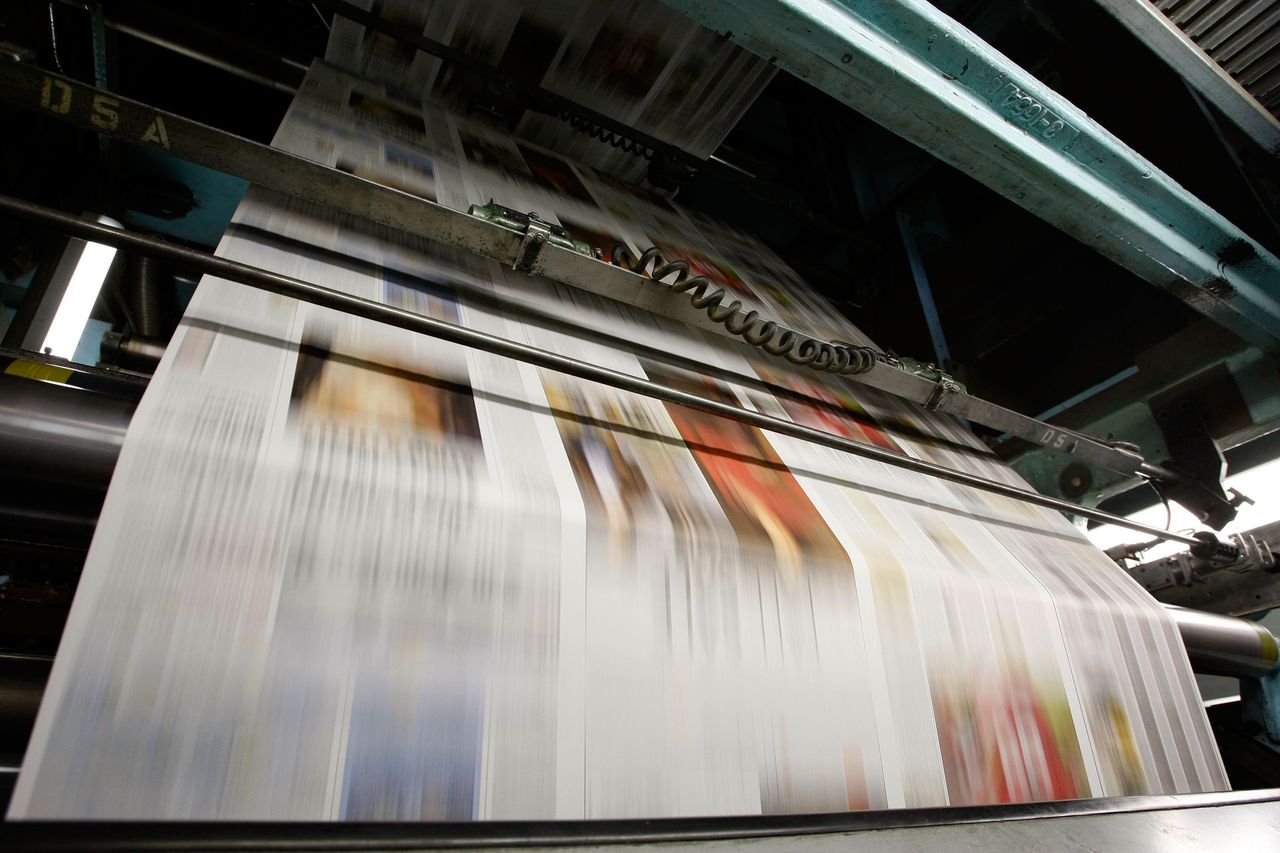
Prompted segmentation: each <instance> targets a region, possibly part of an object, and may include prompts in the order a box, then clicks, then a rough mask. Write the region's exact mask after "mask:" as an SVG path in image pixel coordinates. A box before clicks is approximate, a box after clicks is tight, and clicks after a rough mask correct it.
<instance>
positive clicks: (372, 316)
mask: <svg viewBox="0 0 1280 853" xmlns="http://www.w3.org/2000/svg"><path fill="white" fill-rule="evenodd" d="M0 213H8V214H11V215H13V216H17V217H19V218H21V219H25V220H28V221H32V222H39V223H42V224H45V225H48V226H50V227H52V228H54V229H56V230H58V231H62V232H63V233H66V234H70V235H73V236H76V237H80V238H81V239H85V240H92V241H95V242H99V243H106V244H108V245H112V246H115V247H117V248H119V249H125V250H127V251H131V252H136V253H138V254H140V255H147V256H150V257H156V258H161V259H164V260H167V261H170V262H172V263H174V264H176V265H179V266H183V267H186V268H189V269H193V270H198V271H200V272H203V273H206V274H208V275H213V276H217V277H219V278H224V279H227V280H229V281H235V282H239V283H241V284H246V285H249V286H250V287H256V288H258V289H260V290H265V291H268V292H270V293H275V294H278V295H281V296H288V297H291V298H293V299H298V300H301V301H303V302H308V303H311V304H313V305H319V306H321V307H324V308H331V309H333V310H335V311H340V312H343V313H346V314H351V315H353V316H356V317H363V318H365V319H368V320H374V321H376V322H379V323H385V324H387V325H389V326H395V327H397V328H401V329H407V330H409V331H413V332H419V333H421V334H426V335H431V336H432V337H436V338H440V339H441V340H446V341H450V342H452V343H456V344H461V345H462V346H467V347H472V348H474V349H479V350H483V351H485V352H489V353H493V354H495V355H499V356H504V357H506V358H511V359H515V360H518V361H524V362H527V363H529V364H533V365H536V366H538V367H544V368H547V369H549V370H555V371H557V372H560V373H565V374H568V375H570V376H576V377H578V378H580V379H587V380H590V381H593V382H599V383H601V384H604V385H609V386H611V387H613V388H619V389H621V390H624V391H631V392H633V393H636V394H641V395H643V396H646V397H652V398H653V399H656V400H662V401H664V402H668V403H675V404H676V405H680V406H687V407H689V408H692V409H698V410H700V411H705V412H709V413H711V414H714V415H719V416H722V417H727V418H732V419H734V420H737V421H741V422H743V423H747V424H751V425H752V426H755V427H759V428H760V429H765V430H769V431H771V432H775V433H778V434H780V435H786V436H790V437H792V438H798V439H801V440H804V441H810V442H813V443H815V444H820V445H823V446H825V447H831V448H834V449H836V450H843V451H845V452H847V453H852V454H853V455H855V456H861V457H863V458H866V459H872V460H875V461H877V462H883V463H885V464H887V465H892V466H894V467H896V468H903V469H906V470H908V471H914V472H916V473H919V474H925V475H928V476H932V477H937V478H938V479H941V480H946V481H948V482H951V483H957V484H959V485H962V486H969V487H971V488H975V489H979V490H981V491H985V492H991V493H993V494H997V495H1003V496H1004V497H1007V498H1012V499H1014V500H1020V501H1024V502H1026V503H1030V504H1035V505H1037V506H1042V507H1047V508H1049V509H1054V510H1058V511H1059V512H1064V513H1069V514H1072V515H1077V516H1080V517H1083V518H1088V519H1091V520H1093V521H1100V522H1103V523H1105V524H1115V525H1117V526H1120V527H1124V528H1127V529H1129V530H1135V531H1138V532H1139V533H1144V534H1146V535H1148V536H1153V537H1157V538H1159V539H1165V540H1168V541H1171V542H1181V543H1183V544H1185V545H1195V544H1198V543H1199V540H1198V539H1196V538H1195V537H1193V536H1187V535H1185V534H1181V533H1173V532H1171V531H1168V530H1162V529H1160V528H1158V527H1152V526H1150V525H1146V524H1141V523H1139V522H1136V521H1132V520H1130V519H1127V518H1122V517H1120V516H1116V515H1112V514H1110V513H1106V512H1101V511H1100V510H1096V509H1090V508H1088V507H1082V506H1077V505H1076V504H1073V503H1071V502H1069V501H1064V500H1059V499H1058V498H1052V497H1048V496H1046V495H1042V494H1039V493H1038V492H1033V491H1029V490H1027V489H1020V488H1018V487H1016V486H1010V485H1008V484H1006V483H1000V482H996V481H994V480H988V479H985V478H983V477H978V476H975V475H973V474H967V473H964V472H962V471H956V470H954V469H951V468H946V467H944V466H942V465H935V464H933V463H931V462H925V461H923V460H920V459H912V458H909V457H905V456H899V455H897V454H896V453H892V452H890V451H887V450H882V449H880V448H878V447H873V446H870V445H865V444H859V443H858V442H856V441H851V440H849V439H846V438H842V437H840V436H836V435H833V434H831V433H828V432H824V431H822V430H819V429H813V428H811V427H806V426H802V425H800V424H796V423H792V422H791V421H786V420H782V419H781V418H776V417H772V416H770V415H765V414H761V413H759V412H753V411H749V410H747V409H742V408H739V407H737V406H732V405H729V404H727V403H721V402H718V401H715V400H708V399H706V398H705V397H700V396H698V395H696V394H690V393H688V392H685V391H680V390H677V389H674V388H669V387H667V386H665V385H662V384H659V383H656V382H652V381H650V380H648V379H641V378H639V377H636V376H632V375H631V374H628V373H622V372H620V371H617V370H610V369H608V368H604V367H599V366H597V365H594V364H589V363H587V362H584V361H579V360H577V359H573V358H569V357H567V356H563V355H559V354H557V353H553V352H548V351H546V350H542V349H538V348H537V347H532V346H528V345H526V344H522V343H518V342H516V341H511V340H507V339H505V338H500V337H497V336H494V335H490V334H487V333H485V332H481V331H477V330H475V329H468V328H465V327H462V326H457V325H454V324H452V323H446V322H444V321H442V320H436V319H434V318H431V317H426V316H423V315H421V314H415V313H413V312H411V311H403V310H401V309H399V308H393V307H391V306H388V305H383V304H381V303H378V302H373V301H371V300H368V299H362V298H360V297H358V296H352V295H351V294H348V293H343V292H341V291H337V290H332V289H330V288H327V287H322V286H320V285H317V284H312V283H310V282H306V281H301V280H299V279H296V278H290V277H289V276H285V275H280V274H278V273H273V272H270V271H269V270H264V269H260V268H257V267H253V266H249V265H247V264H242V263H239V262H237V261H232V260H228V259H226V258H220V257H217V256H216V255H210V254H208V253H206V252H198V251H195V250H194V249H188V248H185V247H182V246H176V245H173V244H171V243H167V242H165V241H164V240H158V239H156V238H154V237H145V236H142V235H140V234H132V233H129V232H126V231H122V230H119V229H116V228H109V227H107V226H105V225H100V224H98V223H96V222H93V221H90V220H87V219H82V218H80V217H78V216H72V215H70V214H67V213H63V212H61V211H58V210H54V209H52V208H48V207H44V206H43V205H38V204H32V203H30V202H26V201H22V200H20V199H15V198H11V197H8V196H0Z"/></svg>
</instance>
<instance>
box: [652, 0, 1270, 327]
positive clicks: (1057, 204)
mask: <svg viewBox="0 0 1280 853" xmlns="http://www.w3.org/2000/svg"><path fill="white" fill-rule="evenodd" d="M664 2H665V3H666V4H667V5H669V6H671V7H673V8H675V9H677V10H679V11H681V12H684V13H685V14H687V15H689V16H690V17H692V18H693V19H694V20H696V21H698V22H699V23H702V24H705V25H707V26H709V27H712V28H714V29H716V30H717V31H719V32H722V33H725V34H726V36H727V37H729V38H732V39H733V40H734V41H735V42H737V43H739V44H741V45H742V46H743V47H746V48H747V49H749V50H751V51H753V52H754V53H757V54H759V55H761V56H764V57H766V58H768V59H769V60H770V61H772V62H776V63H777V64H778V66H779V67H781V68H784V69H786V70H788V71H790V72H791V73H793V74H795V75H796V76H798V77H800V78H801V79H804V80H807V81H809V82H810V83H812V84H813V85H814V86H816V87H818V88H819V89H822V90H823V91H825V92H827V93H828V94H830V95H832V96H834V97H835V98H837V99H838V100H840V101H842V102H843V103H846V104H848V105H849V106H851V107H853V108H854V109H856V110H858V111H859V112H861V113H863V114H864V115H866V116H867V117H868V118H871V119H872V120H874V121H876V122H878V123H880V124H882V125H884V126H885V127H886V128H888V129H889V130H891V131H893V132H895V133H897V134H898V135H900V136H902V137H904V138H906V139H907V140H909V141H911V142H913V143H915V144H917V145H919V146H921V147H922V148H924V149H926V150H927V151H930V152H931V153H933V154H934V155H935V156H937V157H938V158H940V159H941V160H943V161H945V162H947V163H950V164H951V165H952V166H955V167H956V168H957V169H960V170H961V171H962V172H965V173H966V174H968V175H970V176H972V177H974V178H975V179H977V180H979V181H981V182H983V183H985V184H986V185H987V186H989V187H990V188H991V189H993V190H995V191H996V192H998V193H1000V194H1002V195H1004V196H1005V197H1006V198H1008V199H1010V200H1011V201H1013V202H1014V203H1015V204H1018V205H1020V206H1022V207H1023V208H1025V209H1027V210H1028V211H1030V212H1032V213H1034V214H1036V215H1037V216H1040V217H1041V218H1043V219H1044V220H1046V221H1047V222H1049V223H1051V224H1052V225H1054V226H1056V227H1058V228H1060V229H1062V230H1063V231H1065V232H1066V233H1068V234H1070V235H1072V236H1073V237H1075V238H1076V239H1078V240H1080V241H1082V242H1083V243H1085V244H1087V245H1089V246H1092V247H1093V248H1095V249H1097V250H1098V251H1099V252H1101V253H1102V254H1103V255H1105V256H1106V257H1108V258H1110V259H1111V260H1113V261H1115V262H1116V263H1118V264H1120V265H1121V266H1123V267H1125V268H1127V269H1128V270H1130V271H1131V272H1133V273H1134V274H1136V275H1137V276H1139V277H1140V278H1143V279H1145V280H1146V281H1148V282H1150V283H1152V284H1154V285H1156V286H1157V287H1160V288H1161V289H1163V290H1165V291H1166V292H1168V293H1170V294H1172V295H1173V296H1176V297H1177V298H1179V299H1181V300H1183V301H1184V302H1186V303H1187V304H1188V305H1189V306H1190V307H1192V308H1194V309H1195V310H1197V311H1199V312H1201V313H1203V314H1205V315H1206V316H1208V317H1210V318H1212V319H1214V320H1215V321H1217V322H1219V323H1221V324H1222V325H1224V326H1226V327H1228V328H1230V329H1231V330H1232V331H1234V332H1235V333H1236V334H1238V335H1240V336H1241V337H1243V338H1245V339H1246V340H1248V341H1250V342H1252V343H1255V344H1257V345H1258V346H1261V347H1263V348H1264V349H1267V350H1269V351H1276V350H1277V349H1280V259H1277V258H1276V257H1275V256H1274V255H1273V254H1271V253H1270V252H1268V251H1267V250H1266V249H1264V248H1263V247H1262V246H1260V245H1258V243H1256V242H1255V241H1254V240H1252V239H1250V238H1249V237H1248V236H1247V235H1245V234H1244V233H1243V232H1242V231H1241V230H1240V229H1239V228H1237V227H1235V226H1234V225H1232V224H1231V223H1230V222H1228V221H1227V220H1226V219H1224V218H1223V217H1222V216H1221V215H1219V214H1218V213H1216V212H1215V211H1213V210H1212V209H1210V208H1209V207H1208V206H1207V205H1205V204H1204V203H1203V202H1202V201H1200V200H1199V199H1197V198H1196V197H1195V196H1193V195H1192V194H1191V193H1189V192H1187V191H1186V190H1185V189H1183V188H1182V187H1181V186H1179V185H1178V184H1177V183H1176V182H1175V181H1174V180H1173V179H1172V178H1170V177H1169V176H1168V175H1166V174H1164V173H1163V172H1161V171H1160V170H1159V169H1158V168H1157V167H1156V166H1155V165H1153V164H1152V163H1151V162H1149V161H1148V160H1146V159H1144V158H1143V157H1142V156H1141V155H1139V154H1138V153H1137V152H1135V151H1134V150H1133V149H1131V148H1129V147H1128V146H1126V145H1125V144H1124V143H1123V142H1121V141H1120V140H1119V139H1117V138H1116V137H1115V136H1113V135H1111V134H1110V133H1108V132H1107V131H1106V130H1105V129H1104V128H1103V127H1101V126H1100V125H1098V123H1097V122H1095V121H1094V120H1093V119H1091V118H1089V116H1087V115H1086V114H1085V113H1084V112H1083V111H1082V110H1080V109H1078V108H1077V107H1075V106H1074V105H1073V104H1071V103H1070V102H1069V101H1067V100H1066V99H1065V98H1063V97H1062V96H1061V95H1059V94H1058V93H1056V92H1054V91H1053V90H1052V89H1050V88H1049V87H1047V86H1045V85H1044V84H1043V83H1041V82H1040V81H1039V80H1037V79H1036V78H1035V77H1034V76H1033V75H1032V74H1030V73H1029V72H1027V71H1025V70H1024V69H1022V68H1020V67H1018V66H1017V65H1016V64H1014V63H1013V62H1011V61H1010V60H1009V59H1008V58H1006V57H1005V56H1003V55H1001V54H1000V53H999V52H997V51H996V50H995V49H994V48H992V47H991V46H990V45H988V44H986V43H985V42H983V41H982V40H981V39H979V38H978V37H977V36H975V35H974V34H973V33H971V32H969V31H968V30H966V29H965V28H964V27H963V26H961V25H960V24H958V23H956V22H955V21H954V20H952V19H951V18H949V17H947V16H946V15H945V14H943V13H942V12H940V11H939V10H938V9H937V8H935V7H934V6H933V5H932V4H930V3H928V2H927V0H882V2H878V3H859V4H852V3H848V2H838V0H664ZM1122 82H1123V81H1117V83H1118V84H1122ZM1141 94H1142V93H1140V92H1137V93H1130V92H1127V91H1126V90H1125V89H1124V88H1123V86H1122V85H1118V90H1117V96H1118V97H1119V96H1122V95H1123V96H1125V97H1131V98H1133V99H1134V100H1135V102H1138V103H1140V102H1141Z"/></svg>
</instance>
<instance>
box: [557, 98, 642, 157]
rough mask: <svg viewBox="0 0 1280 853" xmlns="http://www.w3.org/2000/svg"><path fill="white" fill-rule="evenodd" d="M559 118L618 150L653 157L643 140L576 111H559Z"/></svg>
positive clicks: (638, 155)
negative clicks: (598, 122) (611, 128)
mask: <svg viewBox="0 0 1280 853" xmlns="http://www.w3.org/2000/svg"><path fill="white" fill-rule="evenodd" d="M560 118H561V120H562V121H566V122H568V123H569V126H570V127H572V128H573V129H574V130H576V131H578V132H579V133H585V134H586V135H587V136H590V137H593V138H594V139H598V140H600V141H601V142H604V143H607V144H609V145H612V146H613V147H614V148H617V149H618V150H619V151H625V152H626V153H628V154H634V155H636V156H637V157H643V158H644V159H646V160H652V159H653V154H654V151H653V149H652V148H650V147H649V146H647V145H645V144H644V143H643V142H639V141H637V140H635V139H631V138H630V137H628V136H625V135H624V134H621V133H618V132H617V131H614V130H609V129H608V128H607V127H602V126H600V125H599V124H597V123H596V122H594V121H592V120H591V119H589V118H587V117H586V116H581V115H578V114H577V113H573V112H569V111H567V110H566V111H564V112H562V113H560Z"/></svg>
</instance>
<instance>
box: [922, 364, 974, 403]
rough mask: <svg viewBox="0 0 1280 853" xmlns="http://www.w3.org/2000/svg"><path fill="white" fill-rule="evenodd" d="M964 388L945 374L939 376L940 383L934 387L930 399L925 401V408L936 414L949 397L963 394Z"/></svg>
mask: <svg viewBox="0 0 1280 853" xmlns="http://www.w3.org/2000/svg"><path fill="white" fill-rule="evenodd" d="M963 393H965V391H964V386H962V385H961V384H960V383H959V382H957V381H955V380H954V379H952V378H951V377H950V376H948V375H947V374H945V373H939V374H938V381H937V383H936V384H935V385H934V386H933V392H932V393H930V394H929V399H927V400H925V401H924V407H925V409H926V410H928V411H930V412H936V411H937V410H938V408H939V407H940V406H942V404H943V403H944V402H945V401H946V399H947V398H948V397H950V396H951V395H953V394H963Z"/></svg>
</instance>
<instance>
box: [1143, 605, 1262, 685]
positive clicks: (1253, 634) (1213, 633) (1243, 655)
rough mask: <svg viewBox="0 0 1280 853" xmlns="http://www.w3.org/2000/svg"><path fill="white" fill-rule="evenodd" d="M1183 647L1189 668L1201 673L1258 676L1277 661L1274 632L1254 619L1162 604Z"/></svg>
mask: <svg viewBox="0 0 1280 853" xmlns="http://www.w3.org/2000/svg"><path fill="white" fill-rule="evenodd" d="M1164 607H1165V610H1167V611H1168V612H1169V615H1170V616H1172V617H1173V621H1174V622H1175V623H1176V624H1177V626H1178V633H1179V634H1181V635H1182V642H1183V645H1185V646H1186V647H1187V657H1189V658H1190V659H1191V668H1192V669H1193V670H1195V671H1196V672H1198V673H1201V674H1202V675H1230V676H1237V677H1240V678H1261V677H1262V676H1264V675H1267V674H1268V673H1271V672H1274V671H1275V670H1276V668H1277V664H1280V652H1278V651H1277V648H1278V647H1277V643H1276V638H1275V635H1274V634H1272V633H1271V632H1270V631H1268V630H1267V629H1266V628H1264V627H1262V626H1261V625H1259V624H1258V623H1257V622H1251V621H1249V620H1248V619H1241V618H1240V617H1238V616H1222V615H1220V614H1218V613H1206V612H1204V611H1203V610H1188V609H1186V608H1185V607H1178V606H1176V605H1173V604H1166V605H1165V606H1164Z"/></svg>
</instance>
